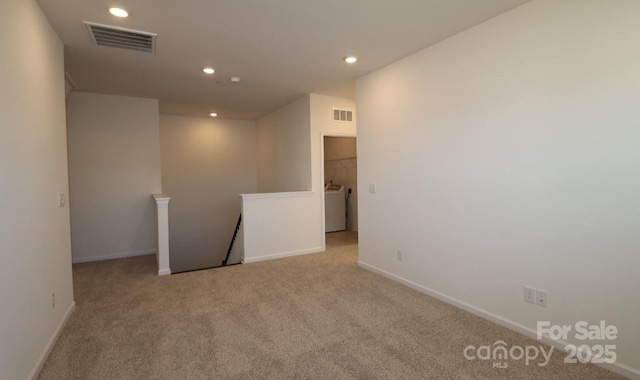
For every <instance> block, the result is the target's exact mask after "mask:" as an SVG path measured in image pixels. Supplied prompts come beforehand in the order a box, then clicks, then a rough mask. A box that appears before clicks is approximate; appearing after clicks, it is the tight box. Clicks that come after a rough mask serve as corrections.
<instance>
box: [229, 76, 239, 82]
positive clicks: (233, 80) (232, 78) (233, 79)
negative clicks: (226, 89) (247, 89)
mask: <svg viewBox="0 0 640 380" xmlns="http://www.w3.org/2000/svg"><path fill="white" fill-rule="evenodd" d="M229 80H230V81H232V82H233V83H238V82H240V77H231V78H229Z"/></svg>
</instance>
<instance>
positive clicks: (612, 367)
mask: <svg viewBox="0 0 640 380" xmlns="http://www.w3.org/2000/svg"><path fill="white" fill-rule="evenodd" d="M358 266H359V267H361V268H364V269H366V270H369V271H371V272H374V273H377V274H379V275H382V276H384V277H386V278H388V279H391V280H394V281H396V282H399V283H401V284H403V285H405V286H408V287H410V288H412V289H415V290H417V291H419V292H421V293H424V294H426V295H428V296H431V297H433V298H437V299H439V300H440V301H443V302H446V303H448V304H450V305H453V306H455V307H457V308H459V309H462V310H464V311H468V312H469V313H472V314H475V315H477V316H479V317H481V318H484V319H486V320H489V321H491V322H493V323H495V324H498V325H500V326H502V327H505V328H508V329H509V330H512V331H515V332H517V333H520V334H522V335H524V336H527V337H529V338H531V339H534V340H538V341H541V342H543V343H545V344H548V345H549V346H553V347H555V348H557V349H559V350H561V351H566V350H565V347H566V346H567V345H568V344H569V343H568V342H565V341H563V340H553V339H551V338H549V337H548V336H543V337H542V339H537V332H536V331H534V330H533V329H530V328H528V327H526V326H523V325H521V324H519V323H517V322H514V321H512V320H510V319H506V318H503V317H501V316H499V315H496V314H493V313H490V312H488V311H486V310H483V309H480V308H478V307H475V306H472V305H469V304H468V303H466V302H462V301H460V300H457V299H455V298H452V297H449V296H447V295H446V294H444V293H440V292H438V291H435V290H433V289H430V288H427V287H426V286H422V285H420V284H417V283H415V282H413V281H410V280H407V279H405V278H402V277H400V276H397V275H395V274H392V273H389V272H387V271H384V270H382V269H380V268H377V267H375V266H373V265H369V264H366V263H364V262H362V261H358ZM596 365H598V366H600V367H603V368H606V369H608V370H609V371H611V372H615V373H617V374H619V375H622V376H625V377H628V378H630V379H640V370H637V369H635V368H632V367H629V366H627V365H625V364H621V363H613V364H607V363H603V364H596Z"/></svg>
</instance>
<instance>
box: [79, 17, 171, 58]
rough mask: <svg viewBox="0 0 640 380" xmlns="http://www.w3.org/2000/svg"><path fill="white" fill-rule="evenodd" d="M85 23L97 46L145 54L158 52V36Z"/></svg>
mask: <svg viewBox="0 0 640 380" xmlns="http://www.w3.org/2000/svg"><path fill="white" fill-rule="evenodd" d="M83 23H84V25H85V26H86V27H87V30H88V31H89V36H90V37H91V41H93V43H94V44H95V45H98V46H109V47H114V48H120V49H129V50H136V51H142V52H145V53H155V52H156V37H157V36H158V35H157V34H155V33H149V32H141V31H139V30H131V29H125V28H119V27H116V26H110V25H101V24H95V23H92V22H87V21H83Z"/></svg>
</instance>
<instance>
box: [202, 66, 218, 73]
mask: <svg viewBox="0 0 640 380" xmlns="http://www.w3.org/2000/svg"><path fill="white" fill-rule="evenodd" d="M202 71H204V72H205V73H207V74H213V73H215V72H216V71H215V70H214V69H213V67H205V68H204V69H202Z"/></svg>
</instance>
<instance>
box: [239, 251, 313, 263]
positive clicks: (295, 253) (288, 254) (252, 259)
mask: <svg viewBox="0 0 640 380" xmlns="http://www.w3.org/2000/svg"><path fill="white" fill-rule="evenodd" d="M322 251H324V249H322V247H316V248H309V249H302V250H299V251H289V252H283V253H274V254H272V255H264V256H258V257H250V258H245V259H243V260H242V262H243V263H245V264H249V263H256V262H258V261H265V260H273V259H281V258H284V257H291V256H299V255H307V254H309V253H317V252H322Z"/></svg>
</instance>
